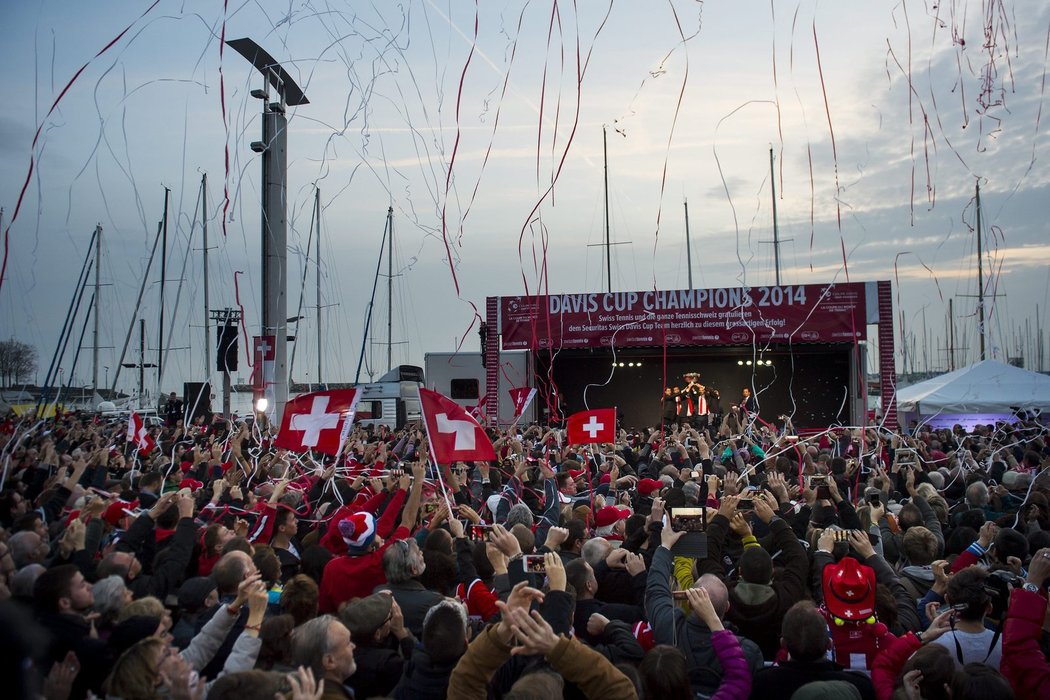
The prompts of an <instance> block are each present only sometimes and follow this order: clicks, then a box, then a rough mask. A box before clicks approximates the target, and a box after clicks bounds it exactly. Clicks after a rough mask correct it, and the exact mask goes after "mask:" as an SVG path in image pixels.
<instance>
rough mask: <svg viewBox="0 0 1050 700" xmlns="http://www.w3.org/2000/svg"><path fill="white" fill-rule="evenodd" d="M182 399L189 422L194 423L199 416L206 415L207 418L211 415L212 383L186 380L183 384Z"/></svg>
mask: <svg viewBox="0 0 1050 700" xmlns="http://www.w3.org/2000/svg"><path fill="white" fill-rule="evenodd" d="M182 400H183V409H182V410H183V411H184V413H185V415H186V420H187V422H189V423H192V422H193V421H194V420H196V419H197V417H198V416H204V419H205V420H208V418H209V417H210V416H211V384H208V383H207V382H185V383H184V384H183V385H182Z"/></svg>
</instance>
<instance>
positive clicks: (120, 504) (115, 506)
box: [102, 498, 139, 527]
mask: <svg viewBox="0 0 1050 700" xmlns="http://www.w3.org/2000/svg"><path fill="white" fill-rule="evenodd" d="M138 507H139V500H138V499H137V498H136V499H135V500H134V501H132V502H131V503H128V502H127V501H113V502H112V503H110V504H109V507H108V508H106V512H105V513H103V514H102V519H103V520H105V521H106V522H107V523H109V524H110V525H112V526H113V527H116V526H117V525H119V524H120V521H121V520H122V519H124V518H125V517H126V516H127V513H125V512H124V510H125V509H127V510H134V509H135V508H138Z"/></svg>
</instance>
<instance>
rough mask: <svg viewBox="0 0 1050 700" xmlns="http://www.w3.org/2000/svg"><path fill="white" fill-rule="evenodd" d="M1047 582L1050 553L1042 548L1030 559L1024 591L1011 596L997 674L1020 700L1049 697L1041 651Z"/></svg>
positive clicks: (1048, 667) (1049, 677) (1048, 673)
mask: <svg viewBox="0 0 1050 700" xmlns="http://www.w3.org/2000/svg"><path fill="white" fill-rule="evenodd" d="M1047 580H1050V549H1047V548H1044V549H1040V550H1039V551H1038V552H1036V553H1035V556H1033V557H1032V561H1031V563H1030V564H1029V565H1028V576H1027V577H1026V579H1025V584H1024V587H1023V588H1017V589H1014V591H1013V593H1011V594H1010V607H1009V608H1007V611H1006V624H1005V625H1004V627H1003V658H1002V663H1001V665H1000V669H999V670H1000V671H1002V674H1003V675H1004V676H1006V680H1008V681H1010V686H1011V687H1012V688H1013V689H1014V692H1015V693H1017V697H1019V698H1046V697H1050V663H1048V662H1047V660H1046V656H1044V655H1043V650H1042V648H1041V647H1040V639H1041V638H1042V636H1043V627H1044V625H1045V621H1046V598H1045V597H1044V596H1045V595H1046V588H1045V585H1046V582H1047Z"/></svg>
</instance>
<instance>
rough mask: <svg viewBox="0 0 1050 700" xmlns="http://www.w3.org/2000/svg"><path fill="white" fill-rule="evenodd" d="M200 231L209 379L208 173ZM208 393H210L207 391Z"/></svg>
mask: <svg viewBox="0 0 1050 700" xmlns="http://www.w3.org/2000/svg"><path fill="white" fill-rule="evenodd" d="M201 231H202V233H203V238H204V247H203V249H202V250H203V253H204V255H203V258H204V376H205V377H206V378H208V379H209V384H210V383H211V382H210V378H211V364H209V362H208V360H209V353H210V352H211V325H210V324H211V314H210V311H209V309H210V307H211V305H210V303H209V300H208V173H204V174H202V175H201ZM209 393H211V392H210V391H209Z"/></svg>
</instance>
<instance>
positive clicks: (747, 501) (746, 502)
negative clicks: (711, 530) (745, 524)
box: [736, 498, 755, 510]
mask: <svg viewBox="0 0 1050 700" xmlns="http://www.w3.org/2000/svg"><path fill="white" fill-rule="evenodd" d="M736 509H737V510H754V509H755V499H753V498H741V499H740V500H739V501H737V502H736Z"/></svg>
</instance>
